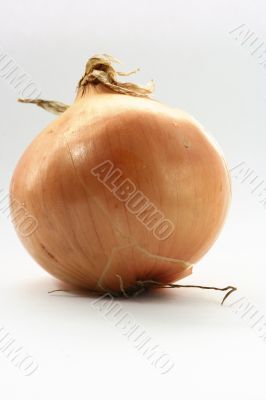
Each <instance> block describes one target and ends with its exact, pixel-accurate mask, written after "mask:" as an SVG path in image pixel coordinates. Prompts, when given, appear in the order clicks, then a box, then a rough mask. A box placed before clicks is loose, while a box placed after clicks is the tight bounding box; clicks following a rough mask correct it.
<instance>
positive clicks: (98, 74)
mask: <svg viewBox="0 0 266 400" xmlns="http://www.w3.org/2000/svg"><path fill="white" fill-rule="evenodd" d="M113 63H119V61H118V60H116V59H114V58H113V57H111V56H108V55H106V54H102V55H96V56H93V57H92V58H90V59H89V61H88V62H87V64H86V68H85V72H84V75H83V76H82V78H81V79H80V81H79V83H78V87H77V95H76V98H75V101H79V100H81V99H83V98H85V97H87V96H91V95H95V94H97V95H98V94H103V93H119V94H125V95H129V96H137V97H146V98H149V96H150V94H151V93H152V92H153V82H152V81H151V82H149V83H148V84H147V85H146V86H140V85H137V84H135V83H131V82H120V81H118V80H117V77H118V76H129V75H132V74H134V73H135V72H137V71H138V70H136V71H131V72H127V73H126V72H118V71H116V70H115V69H114V67H113ZM18 101H19V102H21V103H31V104H36V105H37V106H39V107H42V108H44V109H45V110H46V111H49V112H51V113H53V114H56V115H60V114H62V113H64V112H65V111H66V110H67V109H68V108H69V107H70V106H69V105H68V104H64V103H61V102H58V101H53V100H42V99H18Z"/></svg>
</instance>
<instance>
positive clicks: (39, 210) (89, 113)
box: [11, 55, 231, 293]
mask: <svg viewBox="0 0 266 400" xmlns="http://www.w3.org/2000/svg"><path fill="white" fill-rule="evenodd" d="M113 61H114V60H113V59H111V57H109V56H106V55H104V56H94V57H93V58H91V59H90V60H89V61H88V63H87V66H86V71H85V74H84V76H83V77H82V79H81V80H80V82H79V85H78V90H77V96H76V99H75V101H74V103H73V104H72V105H71V106H66V105H64V104H62V103H56V102H51V101H44V100H21V101H24V102H31V103H36V104H38V105H40V106H42V107H43V108H45V109H47V110H50V111H52V112H55V113H57V114H59V117H58V118H57V119H56V120H55V121H53V122H52V123H51V124H50V125H49V126H48V127H47V128H45V129H44V130H43V131H42V132H41V133H40V134H39V135H38V136H37V138H36V139H35V140H34V141H33V143H32V144H31V145H30V146H29V148H28V149H27V150H26V152H25V153H24V155H23V157H22V158H21V160H20V162H19V164H18V166H17V168H16V170H15V173H14V176H13V179H12V184H11V197H12V198H14V199H16V201H17V202H20V203H21V204H23V205H24V206H25V208H26V209H27V211H28V212H29V213H30V214H31V215H33V216H34V217H35V218H36V220H37V221H38V228H37V229H36V230H35V231H34V232H33V233H32V234H31V235H29V236H25V235H21V233H20V232H19V230H18V235H19V236H20V239H21V240H22V242H23V244H24V246H25V247H26V249H27V250H28V251H29V253H30V254H31V255H32V257H33V258H34V259H35V260H36V261H37V262H38V263H39V264H40V265H41V266H42V267H43V268H45V269H46V270H47V271H48V272H49V273H51V274H52V275H54V276H55V277H57V278H58V279H60V280H62V281H65V282H67V283H70V284H72V285H75V286H79V287H83V288H87V289H90V290H93V291H98V292H112V293H120V292H123V293H135V292H137V291H138V290H139V289H143V288H145V287H148V286H150V285H152V283H153V282H154V284H155V283H156V282H157V283H160V284H161V285H165V284H171V283H172V282H175V281H177V280H180V279H182V278H184V277H186V276H187V275H189V274H191V272H192V265H193V264H194V263H196V262H197V261H198V260H200V258H201V257H202V256H203V255H204V254H205V253H206V252H207V251H208V249H209V248H210V246H211V245H212V244H213V243H214V241H215V239H216V238H217V235H218V233H219V231H220V229H221V227H222V225H223V223H224V219H225V216H226V213H227V209H228V205H229V202H230V196H231V191H230V179H229V174H228V170H227V167H226V163H225V161H224V158H223V156H222V154H221V151H220V150H219V149H218V147H217V145H216V144H215V143H214V141H213V140H212V139H211V138H210V136H209V135H208V134H207V133H206V131H205V130H204V128H203V127H202V126H201V125H200V124H199V123H198V122H196V121H195V120H194V119H193V118H192V117H191V116H189V115H188V114H186V113H185V112H183V111H180V110H177V109H173V108H170V107H167V106H165V105H163V104H161V103H160V102H158V101H155V100H153V99H151V98H150V96H149V95H150V92H151V87H149V86H148V87H141V86H138V85H135V84H132V83H121V82H118V81H117V74H118V73H117V72H116V71H115V69H114V67H113V64H112V62H113ZM120 75H122V74H120ZM13 211H14V210H13Z"/></svg>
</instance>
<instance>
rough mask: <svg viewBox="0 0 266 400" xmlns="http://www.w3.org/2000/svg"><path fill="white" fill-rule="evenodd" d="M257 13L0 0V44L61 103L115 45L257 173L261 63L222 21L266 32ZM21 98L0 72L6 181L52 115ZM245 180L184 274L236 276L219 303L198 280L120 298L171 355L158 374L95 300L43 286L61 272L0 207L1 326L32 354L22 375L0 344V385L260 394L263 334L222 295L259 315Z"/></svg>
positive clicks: (255, 233) (29, 391) (229, 155)
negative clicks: (89, 63) (47, 264)
mask: <svg viewBox="0 0 266 400" xmlns="http://www.w3.org/2000/svg"><path fill="white" fill-rule="evenodd" d="M265 12H266V2H265V1H262V0H261V1H259V0H256V1H254V0H252V1H247V0H244V1H240V0H238V1H229V0H223V1H222V0H219V1H210V0H209V1H206V0H202V1H196V0H194V1H192V0H186V1H185V0H183V1H181V0H176V1H171V0H164V1H157V0H155V1H152V0H149V1H145V0H142V1H141V0H135V1H120V0H113V1H103V0H98V1H91V0H88V1H85V0H84V1H82V0H75V1H66V0H65V1H47V0H46V1H34V0H24V1H18V0H17V1H15V0H8V1H3V0H0V47H1V49H2V50H4V51H5V53H6V54H8V55H9V57H11V58H12V59H13V60H15V62H16V63H17V64H18V65H19V66H20V67H21V68H22V69H23V70H24V71H25V72H26V73H27V74H29V75H30V76H31V78H32V80H34V81H35V82H36V83H37V85H38V86H39V87H40V88H41V91H42V97H43V98H49V99H54V100H59V101H63V102H66V103H70V102H71V101H72V99H73V97H74V91H75V87H76V83H77V81H78V79H79V77H80V76H81V74H82V72H83V68H84V65H85V63H86V60H87V59H88V58H89V57H90V56H91V55H93V54H95V53H102V52H105V53H110V54H112V55H114V56H116V57H118V58H119V59H121V60H122V61H123V62H124V69H126V70H127V69H134V68H135V67H141V72H140V73H139V74H138V76H137V77H136V78H134V79H135V80H136V81H137V82H141V83H145V82H146V81H147V80H149V79H150V78H152V79H154V80H155V83H156V92H155V96H156V98H157V99H160V100H161V101H162V102H164V103H167V104H169V105H171V106H173V107H179V108H182V109H185V110H186V111H187V112H189V113H191V114H192V115H193V116H194V117H196V118H197V119H198V120H199V121H200V122H201V123H202V124H203V125H204V126H205V128H206V129H207V130H208V131H209V132H211V133H212V134H213V136H214V137H215V139H216V140H217V141H218V142H219V143H220V145H221V147H222V148H223V151H224V154H225V157H226V159H227V160H228V164H229V166H230V167H234V166H236V165H237V164H239V163H241V162H244V163H245V166H246V169H247V168H250V169H251V170H254V173H255V174H256V175H258V177H259V178H261V180H263V179H265V181H266V165H265V150H266V148H265V147H266V146H265V144H266V136H265V126H266V124H265V122H266V113H265V106H266V90H265V89H266V70H265V69H263V68H262V66H261V65H259V60H258V58H257V57H256V56H255V55H253V56H252V55H251V54H250V53H251V52H250V50H249V49H248V48H247V47H245V46H241V44H240V42H239V41H237V40H235V39H234V37H233V35H232V34H230V33H229V32H230V31H232V30H233V29H235V28H237V27H238V26H239V25H241V24H245V26H246V29H250V31H251V32H254V38H255V37H256V36H257V37H258V38H260V39H261V41H263V40H265V41H266V25H265ZM265 59H266V56H265ZM17 97H18V93H17V92H16V90H14V88H13V87H12V85H10V84H8V82H7V81H6V80H5V79H0V104H1V120H0V166H1V176H0V189H3V190H8V186H9V181H10V178H11V176H12V172H13V169H14V167H15V165H16V163H17V161H18V159H19V158H20V156H21V154H22V152H23V151H24V149H25V148H26V147H27V145H28V144H29V143H30V142H31V141H32V139H33V138H34V137H35V136H36V135H37V134H38V133H39V131H40V130H41V129H43V127H45V126H46V125H47V124H48V123H49V122H50V121H52V119H53V116H52V115H50V114H47V113H45V112H44V111H43V110H41V109H38V108H36V107H34V106H26V105H22V104H19V103H16V98H17ZM254 176H255V175H254ZM264 187H265V186H264ZM250 192H251V185H250V184H249V183H248V182H244V183H241V179H240V178H238V179H236V178H233V202H232V206H231V209H230V213H229V216H228V219H227V222H226V225H225V228H224V229H223V231H222V234H221V236H220V238H219V239H218V241H217V242H216V243H215V245H214V246H213V248H212V249H211V251H210V252H209V253H208V254H207V255H206V256H205V257H204V259H202V261H201V262H199V263H198V265H197V266H196V267H195V268H194V273H193V275H192V276H191V277H189V278H187V279H185V280H184V281H183V282H182V283H191V284H205V285H208V284H210V285H216V286H226V285H228V284H234V285H236V286H238V288H239V290H238V293H237V294H235V295H234V297H232V299H231V300H230V301H229V300H228V302H227V305H225V306H224V307H220V305H219V302H220V300H221V297H222V296H221V293H219V292H203V291H200V290H197V289H196V290H188V289H179V290H170V289H169V290H167V289H166V290H165V291H160V293H159V292H158V293H155V294H152V295H148V296H146V297H140V298H138V299H136V300H134V301H132V300H131V301H128V300H124V301H122V306H123V309H124V310H125V311H128V312H130V313H132V315H133V316H134V318H135V320H136V321H137V322H138V323H139V324H140V325H141V326H142V327H143V329H145V330H146V331H147V333H149V335H150V336H151V337H152V340H153V342H154V344H158V345H159V346H160V348H162V349H163V350H165V351H166V352H167V353H168V354H169V356H170V358H171V360H173V361H174V362H175V368H174V369H173V370H172V371H171V372H169V374H166V375H161V374H160V373H159V371H158V369H156V368H154V367H153V366H151V365H150V364H149V362H148V361H147V360H146V359H145V357H143V356H142V355H141V354H140V353H139V352H138V351H136V349H134V346H133V345H132V343H131V342H130V341H129V340H127V339H126V338H125V337H124V336H123V335H122V334H121V330H119V329H117V328H116V327H115V326H114V323H113V322H112V321H110V320H106V319H105V318H104V316H103V315H102V314H101V312H99V311H98V310H97V309H94V308H93V307H92V306H91V302H92V299H90V298H88V297H78V296H70V295H68V294H57V295H56V294H54V295H48V291H49V290H52V289H56V288H57V287H58V282H57V281H56V280H55V279H53V278H51V277H50V276H49V275H48V274H47V273H46V272H44V271H43V270H42V269H41V268H40V267H38V266H37V265H36V264H35V262H34V261H33V260H31V258H30V257H29V256H28V254H26V252H25V250H24V249H23V248H22V246H21V244H20V243H19V241H18V239H17V237H16V235H15V233H14V230H13V228H12V226H11V223H10V221H9V219H8V218H7V216H6V215H4V214H3V213H2V214H1V213H0V235H1V241H0V268H1V279H0V326H4V327H5V329H6V330H7V331H8V332H9V333H10V335H12V337H14V338H15V339H16V341H17V343H18V344H20V345H23V348H24V349H25V351H27V352H29V353H30V354H31V355H32V356H33V357H34V359H35V360H36V361H37V362H38V364H39V369H38V370H37V371H36V373H35V374H33V375H32V376H29V377H25V376H23V374H22V373H21V371H20V370H19V369H18V368H15V367H14V365H13V364H12V363H11V362H10V360H8V359H7V358H6V356H5V355H4V354H2V353H1V352H0V398H1V399H5V400H10V399H12V400H13V399H32V400H33V399H34V400H35V399H37V398H38V399H40V400H44V399H45V400H46V399H48V398H49V399H72V398H75V399H76V398H82V399H83V398H85V399H90V398H100V399H104V398H106V399H124V398H126V399H130V400H131V399H136V398H141V399H142V398H154V399H160V398H175V399H179V398H182V399H205V400H209V399H212V398H215V399H217V400H219V399H224V398H227V399H230V400H231V399H232V400H233V399H242V400H265V399H266V390H265V389H266V387H265V386H266V383H265V359H266V343H265V342H263V340H262V339H260V338H259V336H258V334H257V333H256V332H255V329H251V328H250V326H249V324H248V321H247V320H246V319H243V318H242V319H241V318H240V317H239V315H238V314H235V310H234V309H233V308H232V307H230V306H229V304H230V302H232V301H233V300H237V299H238V298H240V297H245V298H246V299H247V301H249V302H250V303H251V304H253V305H254V309H256V310H258V311H259V313H260V315H265V316H266V296H265V287H266V283H265V282H266V270H265V269H266V261H265V236H266V235H265V233H266V224H265V222H266V208H264V207H263V204H262V203H260V198H258V197H257V196H256V195H254V194H253V195H252V194H251V193H250ZM264 194H265V193H264ZM264 197H266V194H265V196H264Z"/></svg>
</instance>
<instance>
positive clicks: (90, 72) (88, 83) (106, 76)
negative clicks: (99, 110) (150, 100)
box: [76, 54, 153, 100]
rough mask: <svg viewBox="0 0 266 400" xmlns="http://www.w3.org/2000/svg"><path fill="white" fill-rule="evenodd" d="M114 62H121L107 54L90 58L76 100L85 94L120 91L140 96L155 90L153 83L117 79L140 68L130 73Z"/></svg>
mask: <svg viewBox="0 0 266 400" xmlns="http://www.w3.org/2000/svg"><path fill="white" fill-rule="evenodd" d="M114 62H119V61H118V60H116V59H114V58H113V57H111V56H108V55H106V54H103V55H96V56H93V57H92V58H90V59H89V60H88V62H87V64H86V68H85V72H84V75H83V76H82V78H81V79H80V81H79V83H78V89H77V96H76V100H79V99H81V98H82V97H84V96H85V95H91V94H93V95H95V94H102V93H110V92H115V93H120V94H127V95H131V96H138V97H149V95H150V94H151V93H152V91H153V83H152V82H150V83H149V84H148V85H146V86H140V85H137V84H134V83H130V82H127V83H124V82H119V81H118V80H117V76H129V75H132V74H134V73H136V72H137V71H138V70H135V71H131V72H128V73H125V72H118V71H116V70H115V68H114V67H113V65H112V64H113V63H114Z"/></svg>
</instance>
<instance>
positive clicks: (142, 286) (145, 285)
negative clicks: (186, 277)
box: [48, 275, 237, 306]
mask: <svg viewBox="0 0 266 400" xmlns="http://www.w3.org/2000/svg"><path fill="white" fill-rule="evenodd" d="M116 276H117V278H118V279H119V283H120V291H117V292H113V291H108V290H106V293H108V294H110V295H112V296H113V297H126V298H130V297H137V296H138V295H140V294H141V293H143V292H146V291H147V290H149V289H162V288H171V289H179V288H196V289H204V290H218V291H221V292H227V293H226V294H225V296H224V297H223V299H222V302H221V306H222V305H223V304H224V302H225V300H226V299H227V298H228V297H229V296H230V295H231V294H232V293H233V292H235V291H236V290H237V288H236V287H234V286H226V287H224V288H218V287H215V286H201V285H178V284H175V283H162V282H157V281H153V280H147V281H137V282H136V284H135V285H133V286H130V287H129V288H127V289H125V288H124V283H123V280H122V278H121V276H120V275H116ZM55 292H71V291H70V290H62V289H58V290H53V291H51V292H48V293H55ZM92 293H94V294H95V293H99V292H96V291H92Z"/></svg>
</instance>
